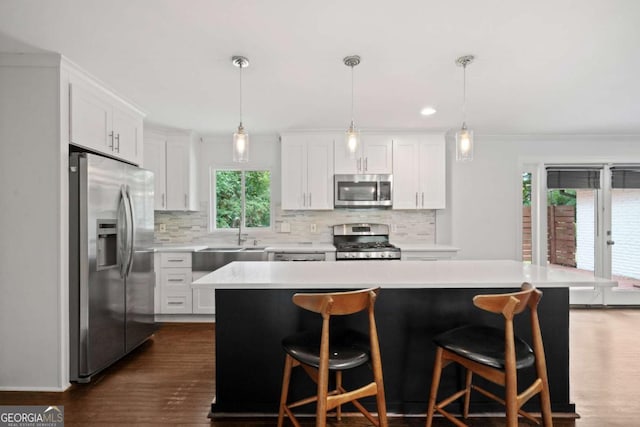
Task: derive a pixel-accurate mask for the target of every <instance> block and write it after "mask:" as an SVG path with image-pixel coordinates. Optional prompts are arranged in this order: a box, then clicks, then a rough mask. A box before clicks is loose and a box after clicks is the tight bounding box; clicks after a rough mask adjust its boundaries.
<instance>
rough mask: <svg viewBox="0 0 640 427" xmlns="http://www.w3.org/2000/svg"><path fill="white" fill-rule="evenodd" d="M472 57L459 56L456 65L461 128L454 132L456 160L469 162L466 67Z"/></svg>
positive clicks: (471, 158) (470, 144)
mask: <svg viewBox="0 0 640 427" xmlns="http://www.w3.org/2000/svg"><path fill="white" fill-rule="evenodd" d="M473 59H474V57H473V55H465V56H461V57H460V58H458V59H457V60H456V64H457V65H458V66H461V67H462V73H463V84H462V127H461V128H460V130H459V131H457V132H456V160H457V161H459V162H469V161H471V160H473V130H470V129H468V128H467V122H466V113H467V111H466V110H467V65H469V64H471V63H472V62H473Z"/></svg>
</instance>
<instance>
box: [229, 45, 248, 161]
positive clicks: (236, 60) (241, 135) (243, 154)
mask: <svg viewBox="0 0 640 427" xmlns="http://www.w3.org/2000/svg"><path fill="white" fill-rule="evenodd" d="M231 61H232V63H233V65H235V66H236V67H238V68H240V124H239V125H238V129H237V130H236V131H235V132H234V134H233V161H234V162H248V161H249V134H248V133H247V132H245V130H244V126H242V69H243V68H246V67H248V66H249V60H248V59H247V58H245V57H244V56H234V57H232V58H231Z"/></svg>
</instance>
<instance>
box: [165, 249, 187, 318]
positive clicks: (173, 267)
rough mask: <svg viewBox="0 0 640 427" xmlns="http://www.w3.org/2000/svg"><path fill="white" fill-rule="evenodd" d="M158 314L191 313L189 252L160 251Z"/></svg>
mask: <svg viewBox="0 0 640 427" xmlns="http://www.w3.org/2000/svg"><path fill="white" fill-rule="evenodd" d="M159 258H160V271H159V273H160V274H159V288H160V289H159V293H158V296H159V299H160V302H159V307H158V308H159V312H160V314H191V313H192V310H193V295H192V292H191V282H192V281H193V280H192V277H191V252H175V253H172V252H162V253H160V257H159Z"/></svg>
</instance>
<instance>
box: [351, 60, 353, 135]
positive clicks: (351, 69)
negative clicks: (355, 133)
mask: <svg viewBox="0 0 640 427" xmlns="http://www.w3.org/2000/svg"><path fill="white" fill-rule="evenodd" d="M351 124H352V125H353V65H352V66H351Z"/></svg>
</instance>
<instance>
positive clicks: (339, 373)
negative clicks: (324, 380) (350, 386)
mask: <svg viewBox="0 0 640 427" xmlns="http://www.w3.org/2000/svg"><path fill="white" fill-rule="evenodd" d="M336 390H338V391H339V392H342V371H336ZM336 418H337V419H338V421H340V420H341V419H342V405H338V407H337V408H336Z"/></svg>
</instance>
